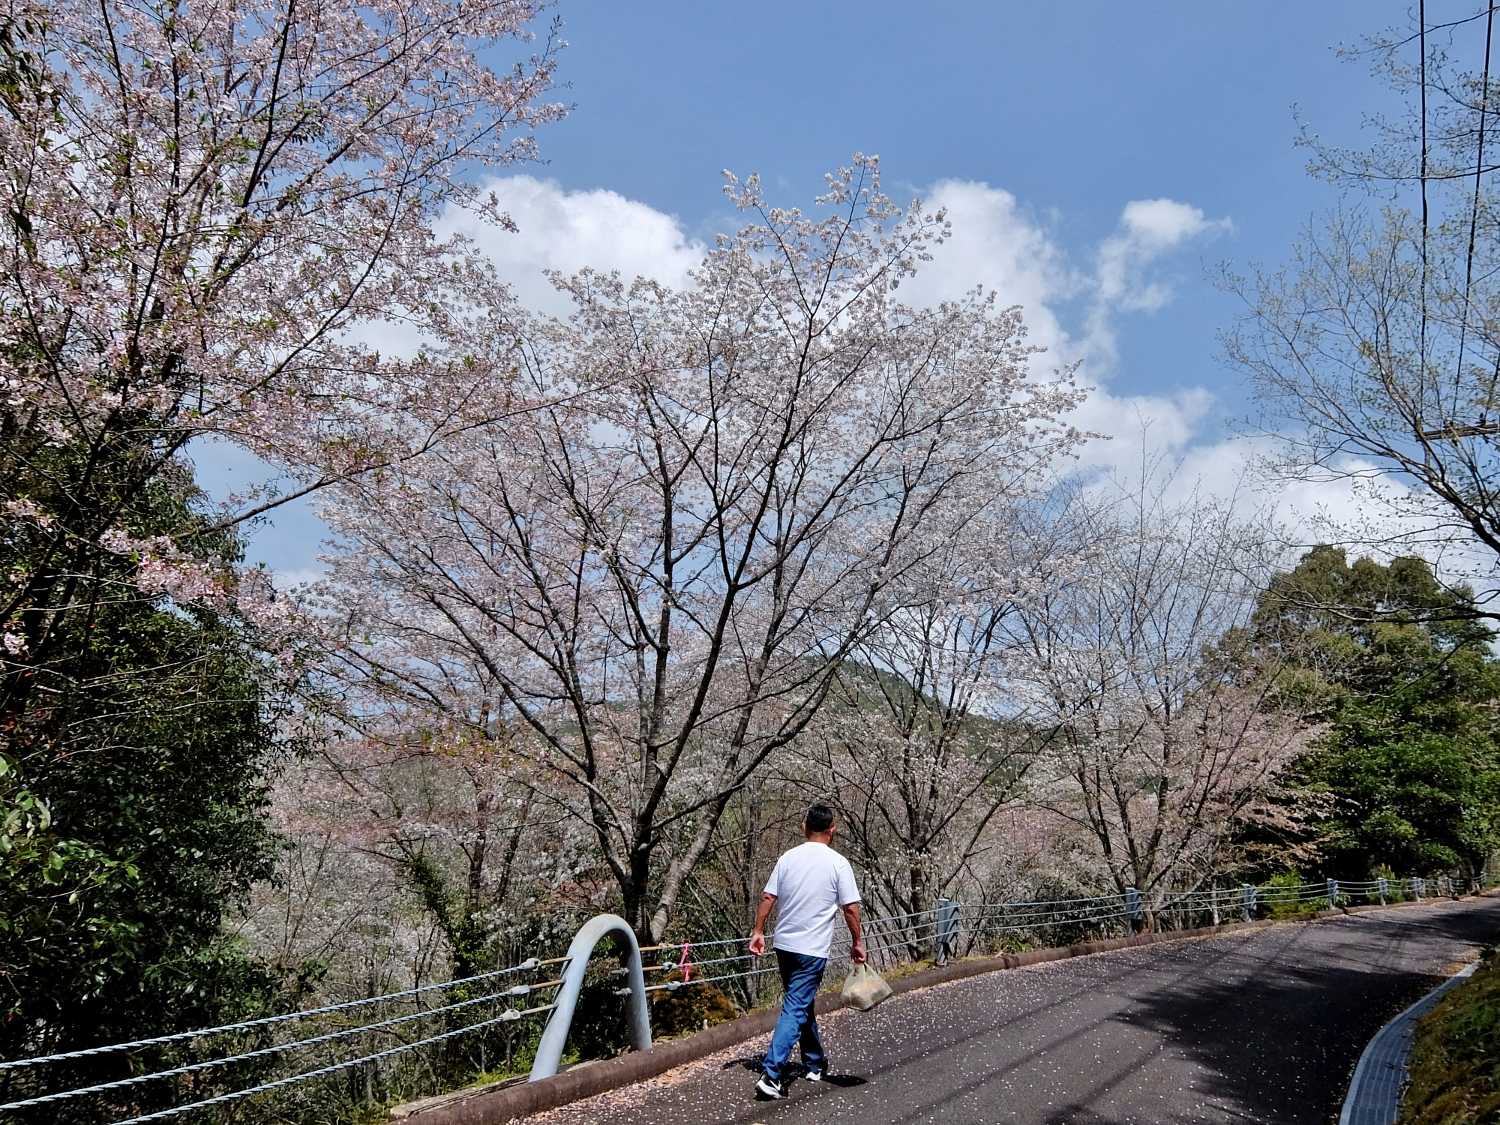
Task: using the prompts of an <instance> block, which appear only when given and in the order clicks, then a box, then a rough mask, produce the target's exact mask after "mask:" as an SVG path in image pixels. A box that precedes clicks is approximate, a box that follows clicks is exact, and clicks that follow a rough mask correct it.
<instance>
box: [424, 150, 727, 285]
mask: <svg viewBox="0 0 1500 1125" xmlns="http://www.w3.org/2000/svg"><path fill="white" fill-rule="evenodd" d="M486 187H487V188H488V189H489V190H491V191H493V192H494V193H495V195H496V196H497V197H498V198H499V200H500V206H501V207H502V208H504V209H505V211H506V212H507V213H508V214H509V215H510V217H511V218H512V219H513V220H515V224H516V227H517V228H518V229H517V230H516V231H514V232H509V231H504V230H500V229H498V228H496V227H494V226H493V225H489V224H485V223H480V222H478V221H477V220H476V219H475V218H474V217H473V216H472V215H470V214H469V213H467V212H464V211H458V210H454V211H452V212H450V213H449V214H448V216H447V217H446V218H445V219H444V221H443V222H442V223H441V224H440V230H441V231H442V232H443V233H450V232H459V233H462V234H465V235H468V236H469V237H470V238H472V239H473V240H474V241H475V243H476V244H477V245H478V247H479V248H480V249H481V250H482V251H484V252H485V253H486V254H488V255H489V257H490V259H491V260H492V261H493V262H494V263H495V265H496V267H497V268H498V269H499V271H500V276H501V277H502V278H504V280H505V281H506V282H508V283H509V284H510V285H511V287H512V288H513V289H514V290H515V293H516V296H517V297H519V298H520V299H521V301H522V302H523V303H524V304H526V305H527V306H528V307H530V308H533V309H536V310H537V311H539V312H546V313H552V314H554V315H564V314H566V313H567V312H568V311H569V304H568V301H567V299H566V298H564V297H561V296H560V295H559V294H558V293H557V292H556V290H554V289H553V287H552V285H551V283H550V282H549V281H548V280H547V277H546V273H547V271H548V270H558V271H560V272H562V273H565V274H568V273H575V272H577V271H578V270H581V269H584V268H585V267H588V268H590V269H595V270H599V271H601V272H606V273H607V272H609V271H611V270H618V271H619V272H620V274H621V275H623V276H624V277H627V278H629V277H636V276H639V277H650V278H654V279H655V280H657V281H660V282H663V283H664V284H668V285H682V284H685V283H686V281H687V274H688V271H689V270H690V269H692V268H693V267H694V266H696V265H697V264H698V262H699V261H700V260H701V259H702V257H703V254H704V250H705V247H704V245H703V243H701V242H698V241H696V240H695V239H692V238H689V237H688V236H687V234H686V233H685V232H684V230H683V226H682V224H681V223H680V222H679V221H678V220H677V218H676V217H675V216H672V215H668V214H665V213H663V212H661V211H658V210H656V209H655V208H654V207H650V206H648V205H647V204H645V203H640V202H637V201H636V200H633V199H626V198H625V197H624V196H623V195H620V194H618V193H617V192H613V191H605V190H602V189H594V190H591V191H568V190H566V189H565V188H563V187H562V186H561V185H559V184H558V183H557V182H556V181H555V180H539V179H537V178H535V177H533V176H504V177H500V178H497V179H494V180H492V181H491V182H490V183H489V184H487V185H486Z"/></svg>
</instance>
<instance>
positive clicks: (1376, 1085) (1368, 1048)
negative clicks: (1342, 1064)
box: [1339, 961, 1479, 1125]
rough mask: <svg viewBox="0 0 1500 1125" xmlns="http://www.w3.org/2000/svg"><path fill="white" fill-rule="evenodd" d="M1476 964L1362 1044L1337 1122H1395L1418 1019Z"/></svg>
mask: <svg viewBox="0 0 1500 1125" xmlns="http://www.w3.org/2000/svg"><path fill="white" fill-rule="evenodd" d="M1478 967H1479V963H1478V962H1477V961H1476V962H1473V963H1471V964H1468V965H1465V966H1464V967H1463V968H1462V969H1460V970H1459V971H1458V972H1456V973H1454V974H1453V975H1452V976H1451V977H1449V978H1448V979H1447V980H1445V981H1443V983H1442V984H1440V985H1438V986H1437V987H1436V988H1434V989H1432V990H1431V991H1429V992H1428V993H1427V994H1426V995H1424V996H1422V997H1421V998H1420V999H1418V1000H1417V1001H1416V1003H1414V1004H1412V1005H1410V1006H1409V1007H1407V1008H1406V1009H1405V1010H1404V1011H1402V1012H1401V1014H1400V1015H1398V1016H1396V1017H1395V1018H1394V1019H1392V1020H1390V1021H1389V1022H1388V1023H1386V1024H1385V1026H1383V1027H1382V1028H1381V1029H1380V1030H1379V1031H1377V1032H1376V1033H1375V1035H1374V1037H1373V1038H1371V1040H1370V1041H1369V1043H1367V1044H1365V1049H1364V1051H1363V1052H1362V1053H1361V1054H1360V1056H1359V1062H1358V1063H1356V1064H1355V1066H1354V1076H1353V1077H1352V1078H1351V1079H1350V1080H1349V1092H1348V1093H1347V1094H1345V1095H1344V1105H1343V1108H1342V1109H1341V1110H1340V1111H1339V1125H1395V1121H1396V1118H1397V1117H1399V1116H1400V1114H1401V1096H1402V1094H1403V1093H1405V1091H1406V1077H1407V1071H1406V1063H1407V1060H1408V1059H1409V1058H1410V1057H1411V1048H1412V1041H1413V1038H1414V1037H1415V1035H1416V1023H1417V1020H1419V1019H1420V1018H1421V1017H1422V1016H1425V1015H1426V1014H1427V1013H1428V1012H1429V1011H1430V1010H1431V1009H1432V1007H1433V1005H1435V1004H1436V1003H1437V1002H1438V1001H1439V1000H1440V999H1442V997H1443V996H1444V994H1446V993H1447V992H1448V991H1449V989H1451V988H1453V987H1454V986H1456V985H1457V984H1458V983H1459V982H1460V981H1462V980H1464V979H1465V978H1467V977H1471V976H1473V975H1474V970H1475V969H1477V968H1478ZM1392 1071H1394V1072H1395V1073H1394V1074H1392V1073H1391V1072H1392Z"/></svg>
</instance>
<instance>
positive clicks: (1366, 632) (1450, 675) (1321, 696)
mask: <svg viewBox="0 0 1500 1125" xmlns="http://www.w3.org/2000/svg"><path fill="white" fill-rule="evenodd" d="M1473 601H1474V599H1473V595H1472V594H1471V593H1470V592H1469V591H1468V590H1466V589H1461V588H1460V589H1452V588H1449V587H1446V586H1444V585H1443V584H1442V583H1441V582H1439V581H1438V580H1437V579H1436V577H1435V576H1434V575H1433V572H1432V569H1431V567H1429V566H1428V564H1427V563H1426V562H1424V561H1423V560H1421V559H1416V558H1400V559H1395V560H1393V561H1392V562H1391V563H1389V564H1388V565H1381V564H1380V563H1377V562H1375V561H1373V560H1371V559H1359V560H1357V561H1356V562H1354V563H1352V564H1351V563H1350V562H1349V561H1348V558H1347V557H1346V555H1345V553H1344V552H1343V551H1342V550H1340V549H1338V548H1334V547H1327V546H1323V547H1317V548H1314V549H1313V550H1311V551H1309V552H1308V553H1307V554H1306V555H1305V556H1304V557H1303V558H1302V560H1301V561H1300V562H1299V563H1298V565H1297V566H1296V568H1295V569H1293V570H1291V571H1290V572H1287V573H1285V574H1282V575H1280V576H1279V577H1278V578H1277V579H1276V580H1275V581H1274V582H1273V583H1272V584H1271V586H1270V588H1269V589H1268V590H1267V591H1266V593H1265V594H1264V595H1263V596H1262V598H1261V600H1260V604H1259V605H1258V607H1257V611H1256V614H1255V617H1254V621H1253V624H1252V632H1253V644H1254V646H1255V648H1256V649H1257V650H1258V651H1259V653H1260V655H1261V657H1262V659H1263V660H1265V661H1267V662H1268V663H1269V662H1272V661H1274V662H1276V663H1278V664H1279V665H1280V667H1281V671H1280V672H1279V673H1278V675H1279V681H1280V682H1279V684H1278V695H1279V698H1280V701H1281V702H1282V703H1283V704H1285V705H1288V706H1295V707H1297V708H1299V709H1300V710H1303V711H1304V712H1305V713H1307V714H1309V716H1310V717H1311V718H1313V719H1314V720H1316V721H1318V722H1321V723H1323V724H1325V725H1326V730H1325V733H1324V734H1323V735H1322V736H1321V737H1320V738H1319V739H1318V740H1317V741H1316V742H1315V744H1314V749H1313V750H1312V752H1311V753H1310V754H1308V755H1307V756H1306V757H1305V758H1304V759H1303V760H1302V762H1301V763H1299V766H1298V768H1297V771H1296V774H1297V782H1298V784H1299V789H1300V793H1301V797H1302V799H1305V800H1313V801H1318V802H1321V803H1323V805H1324V807H1325V808H1326V811H1325V812H1324V813H1322V814H1321V815H1320V816H1318V817H1317V818H1316V819H1315V821H1314V825H1315V830H1316V832H1317V837H1318V838H1317V840H1316V841H1315V842H1316V844H1317V847H1318V850H1319V852H1320V853H1321V855H1322V857H1323V866H1324V869H1325V873H1326V874H1328V875H1331V876H1334V877H1343V878H1351V879H1354V878H1364V877H1366V876H1368V875H1370V874H1371V873H1372V872H1374V871H1376V870H1377V869H1379V868H1381V867H1389V868H1390V869H1392V870H1394V871H1396V872H1398V873H1400V874H1403V875H1405V874H1416V875H1436V874H1440V873H1445V872H1447V873H1457V874H1459V875H1460V876H1467V875H1469V874H1472V873H1474V872H1477V871H1478V870H1479V869H1480V868H1481V867H1482V866H1483V865H1484V863H1485V860H1486V858H1487V857H1488V856H1489V855H1490V854H1491V853H1492V852H1493V851H1494V850H1495V848H1496V846H1497V844H1500V721H1497V713H1496V704H1497V701H1500V661H1497V660H1496V658H1495V655H1494V653H1493V651H1492V649H1491V641H1492V639H1493V634H1492V633H1491V631H1490V629H1489V627H1488V626H1487V625H1485V624H1484V623H1483V622H1482V621H1480V620H1479V619H1477V618H1476V617H1475V614H1474V612H1473V610H1474V605H1473Z"/></svg>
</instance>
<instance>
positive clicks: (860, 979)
mask: <svg viewBox="0 0 1500 1125" xmlns="http://www.w3.org/2000/svg"><path fill="white" fill-rule="evenodd" d="M890 994H891V986H890V985H888V984H886V983H885V978H884V977H882V976H881V975H880V974H879V973H877V972H876V971H875V970H874V969H872V968H871V967H870V963H869V962H868V961H866V962H865V963H864V964H862V965H855V966H854V968H853V969H851V970H849V976H848V977H847V978H846V979H845V981H844V988H843V991H842V992H841V993H840V995H841V996H843V998H844V1003H846V1004H848V1005H849V1006H850V1007H851V1008H858V1009H859V1010H860V1011H861V1012H868V1011H869V1010H870V1009H871V1008H873V1007H874V1006H875V1005H876V1004H879V1003H880V1002H881V1001H882V1000H884V999H885V998H886V997H887V996H889V995H890Z"/></svg>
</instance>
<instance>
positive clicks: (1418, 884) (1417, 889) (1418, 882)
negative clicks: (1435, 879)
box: [1411, 875, 1427, 902]
mask: <svg viewBox="0 0 1500 1125" xmlns="http://www.w3.org/2000/svg"><path fill="white" fill-rule="evenodd" d="M1426 889H1427V880H1426V879H1422V878H1418V877H1417V876H1415V875H1413V876H1412V879H1411V897H1412V898H1414V899H1416V900H1417V901H1418V902H1421V901H1422V892H1423V891H1424V890H1426Z"/></svg>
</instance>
